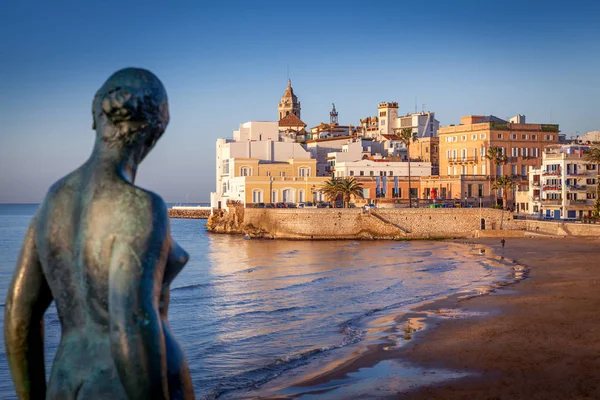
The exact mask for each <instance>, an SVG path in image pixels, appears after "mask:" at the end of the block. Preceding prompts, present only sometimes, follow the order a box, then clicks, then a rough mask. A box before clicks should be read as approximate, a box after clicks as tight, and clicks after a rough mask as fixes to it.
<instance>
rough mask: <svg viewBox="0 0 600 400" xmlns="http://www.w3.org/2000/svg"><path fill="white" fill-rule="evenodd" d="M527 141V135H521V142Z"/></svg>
mask: <svg viewBox="0 0 600 400" xmlns="http://www.w3.org/2000/svg"><path fill="white" fill-rule="evenodd" d="M527 139H529V135H521V140H527Z"/></svg>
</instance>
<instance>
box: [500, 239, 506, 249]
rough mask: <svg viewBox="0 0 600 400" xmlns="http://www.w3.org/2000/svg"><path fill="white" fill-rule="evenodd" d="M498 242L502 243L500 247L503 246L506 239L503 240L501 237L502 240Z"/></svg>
mask: <svg viewBox="0 0 600 400" xmlns="http://www.w3.org/2000/svg"><path fill="white" fill-rule="evenodd" d="M500 243H502V248H504V243H506V240H504V238H502V240H501V241H500Z"/></svg>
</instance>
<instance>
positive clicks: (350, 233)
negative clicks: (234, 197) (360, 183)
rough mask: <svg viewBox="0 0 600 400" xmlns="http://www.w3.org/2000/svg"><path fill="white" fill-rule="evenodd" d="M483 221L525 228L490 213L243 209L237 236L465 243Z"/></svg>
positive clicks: (506, 227)
mask: <svg viewBox="0 0 600 400" xmlns="http://www.w3.org/2000/svg"><path fill="white" fill-rule="evenodd" d="M482 219H483V220H484V221H485V226H484V228H485V230H500V229H502V230H509V229H510V230H515V231H521V230H523V229H525V226H524V224H523V222H524V221H519V220H514V219H512V214H510V213H508V212H506V211H500V210H493V209H482V210H479V209H428V208H419V209H377V210H372V211H370V212H367V213H365V212H363V210H362V209H314V208H310V209H306V208H305V209H257V208H255V209H246V210H245V215H244V218H243V224H242V226H241V227H242V229H241V233H248V234H250V235H251V236H252V235H256V236H263V237H272V238H282V239H427V238H428V239H434V238H469V237H477V236H479V234H478V232H479V230H480V229H481V226H482V225H481V220H482ZM217 231H218V230H217ZM515 233H516V232H515ZM518 235H520V233H517V234H515V235H511V236H518Z"/></svg>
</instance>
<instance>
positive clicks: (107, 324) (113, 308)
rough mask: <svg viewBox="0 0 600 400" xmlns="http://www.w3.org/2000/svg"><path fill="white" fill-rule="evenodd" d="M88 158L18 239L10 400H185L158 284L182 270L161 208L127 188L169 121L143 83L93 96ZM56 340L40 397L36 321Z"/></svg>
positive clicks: (7, 329)
mask: <svg viewBox="0 0 600 400" xmlns="http://www.w3.org/2000/svg"><path fill="white" fill-rule="evenodd" d="M92 113H93V117H94V129H95V130H96V141H95V145H94V150H93V152H92V155H91V156H90V158H89V159H88V160H87V161H86V162H85V163H84V164H83V165H82V166H81V167H79V168H78V169H77V170H75V171H74V172H72V173H70V174H69V175H67V176H65V177H64V178H62V179H61V180H59V181H58V182H56V183H55V184H54V185H53V186H52V187H51V188H50V190H49V191H48V194H47V195H46V198H45V199H44V202H43V203H42V205H41V206H40V208H39V210H38V212H37V213H36V215H35V217H34V218H33V220H32V222H31V225H30V227H29V229H28V231H27V234H26V236H25V241H24V244H23V247H22V249H21V254H20V256H19V260H18V263H17V267H16V270H15V274H14V277H13V280H12V283H11V286H10V289H9V292H8V296H7V299H6V307H5V310H6V311H5V326H4V337H5V342H6V352H7V356H8V362H9V365H10V369H11V373H12V377H13V381H14V384H15V389H16V392H17V395H18V397H19V399H44V398H46V399H110V400H119V399H193V398H194V394H193V388H192V383H191V379H190V373H189V368H188V364H187V361H186V359H185V356H184V354H183V351H182V350H181V348H180V347H179V344H178V343H177V341H176V340H175V338H174V336H173V334H172V333H171V330H170V328H169V322H168V320H167V310H168V306H169V293H170V292H169V285H170V284H171V282H172V281H173V279H174V278H175V276H177V274H178V273H179V271H180V270H181V269H182V268H183V266H184V265H185V264H186V262H187V260H188V254H187V253H186V252H185V251H184V250H183V249H182V248H181V247H179V246H178V245H177V244H176V243H175V241H174V240H173V239H172V237H171V233H170V229H169V219H168V216H167V208H166V206H165V204H164V202H163V200H162V199H161V198H160V197H159V196H158V195H156V194H154V193H152V192H149V191H147V190H144V189H141V188H139V187H136V186H134V184H133V183H134V180H135V175H136V170H137V167H138V165H139V164H140V162H141V161H142V160H143V159H144V157H145V156H146V155H147V154H148V153H149V152H150V150H152V147H153V146H154V145H155V144H156V141H157V140H158V139H159V138H160V136H161V135H162V134H163V132H164V131H165V128H166V126H167V123H168V122H169V110H168V104H167V94H166V92H165V89H164V87H163V85H162V83H161V82H160V81H159V80H158V78H157V77H156V76H154V75H153V74H152V73H151V72H149V71H146V70H143V69H135V68H127V69H123V70H121V71H118V72H116V73H115V74H113V75H112V76H111V77H110V78H109V79H108V80H107V81H106V83H105V84H104V85H103V86H102V87H101V88H100V90H98V92H97V93H96V96H95V98H94V102H93V107H92ZM52 300H54V301H55V303H56V308H57V311H58V315H59V318H60V325H61V329H62V337H61V341H60V346H59V348H58V351H57V353H56V357H55V358H54V364H53V366H52V371H51V374H50V381H49V383H48V386H47V387H46V379H45V371H44V355H43V354H44V344H43V336H44V334H43V315H44V312H45V310H46V309H47V308H48V306H49V305H50V303H51V302H52Z"/></svg>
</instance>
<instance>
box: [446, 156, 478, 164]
mask: <svg viewBox="0 0 600 400" xmlns="http://www.w3.org/2000/svg"><path fill="white" fill-rule="evenodd" d="M478 159H479V158H478V157H457V158H449V159H448V163H449V164H450V165H454V164H475V163H476V162H477V160H478Z"/></svg>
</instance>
